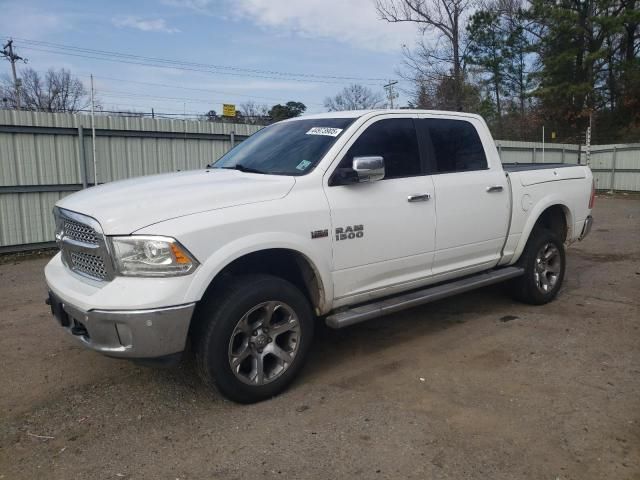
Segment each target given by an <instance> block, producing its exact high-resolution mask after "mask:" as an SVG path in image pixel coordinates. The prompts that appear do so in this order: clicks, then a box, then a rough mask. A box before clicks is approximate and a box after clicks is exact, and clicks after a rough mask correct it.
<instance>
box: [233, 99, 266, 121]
mask: <svg viewBox="0 0 640 480" xmlns="http://www.w3.org/2000/svg"><path fill="white" fill-rule="evenodd" d="M239 110H240V113H241V114H242V116H243V117H244V119H245V122H246V123H251V124H256V123H260V121H261V120H262V119H264V118H265V117H267V116H268V115H269V107H268V106H267V105H265V104H261V103H256V102H254V101H253V100H248V101H246V102H244V103H241V104H240V109H239Z"/></svg>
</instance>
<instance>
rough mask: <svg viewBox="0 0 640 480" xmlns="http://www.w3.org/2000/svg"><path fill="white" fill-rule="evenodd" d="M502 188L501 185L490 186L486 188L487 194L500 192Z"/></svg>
mask: <svg viewBox="0 0 640 480" xmlns="http://www.w3.org/2000/svg"><path fill="white" fill-rule="evenodd" d="M503 188H504V187H503V186H502V185H492V186H490V187H487V193H494V192H501V191H502V189H503Z"/></svg>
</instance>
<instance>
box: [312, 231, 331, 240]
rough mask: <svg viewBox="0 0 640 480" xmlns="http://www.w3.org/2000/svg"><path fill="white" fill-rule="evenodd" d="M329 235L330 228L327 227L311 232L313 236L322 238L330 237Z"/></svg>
mask: <svg viewBox="0 0 640 480" xmlns="http://www.w3.org/2000/svg"><path fill="white" fill-rule="evenodd" d="M328 236H329V230H327V229H326V228H325V229H324V230H315V231H313V232H311V238H312V239H313V238H322V237H328Z"/></svg>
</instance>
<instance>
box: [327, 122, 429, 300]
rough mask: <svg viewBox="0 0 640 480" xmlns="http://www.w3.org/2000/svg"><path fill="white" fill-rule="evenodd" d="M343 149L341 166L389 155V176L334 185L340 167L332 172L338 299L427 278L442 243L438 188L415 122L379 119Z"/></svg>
mask: <svg viewBox="0 0 640 480" xmlns="http://www.w3.org/2000/svg"><path fill="white" fill-rule="evenodd" d="M343 151H346V154H345V155H344V156H343V157H342V159H341V160H340V162H339V167H344V168H347V167H350V166H351V165H352V160H353V158H354V157H361V156H381V157H383V159H384V162H385V178H384V179H383V180H379V181H374V182H371V183H356V184H351V185H335V186H331V180H330V178H331V175H332V174H333V173H334V168H332V169H329V170H328V172H327V175H326V179H325V180H326V183H325V193H326V196H327V199H328V201H329V206H330V210H331V222H332V239H333V240H332V241H333V263H334V272H333V280H334V292H335V297H336V300H337V303H338V304H339V303H340V300H341V299H344V298H347V297H353V296H355V295H358V296H361V297H362V300H366V299H368V298H374V297H376V296H380V295H382V294H390V293H393V292H392V291H391V290H389V288H388V287H397V288H403V287H406V285H407V284H410V283H415V282H420V281H421V280H424V279H426V278H427V277H428V276H429V275H430V272H431V265H432V262H433V252H434V245H435V202H434V198H433V195H434V186H433V182H432V179H431V177H430V176H428V175H425V167H424V165H423V162H422V161H421V156H420V151H419V148H418V140H417V136H416V131H415V126H414V120H413V119H412V118H411V117H409V116H403V115H397V116H396V117H395V118H393V117H392V118H389V117H388V116H385V119H382V120H377V121H376V120H375V118H374V119H372V120H370V121H369V122H368V123H367V124H365V125H363V127H362V128H361V129H360V131H359V132H358V134H356V135H354V139H352V140H351V141H350V144H348V145H346V147H345V150H343ZM337 163H338V162H334V167H335V166H336V165H337Z"/></svg>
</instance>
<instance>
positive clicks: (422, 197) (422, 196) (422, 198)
mask: <svg viewBox="0 0 640 480" xmlns="http://www.w3.org/2000/svg"><path fill="white" fill-rule="evenodd" d="M430 198H431V195H429V194H428V193H415V194H413V195H409V196H408V197H407V201H408V202H426V201H427V200H429V199H430Z"/></svg>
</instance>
